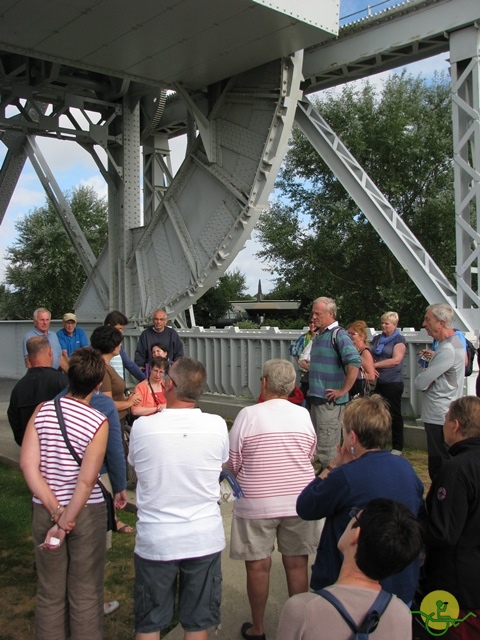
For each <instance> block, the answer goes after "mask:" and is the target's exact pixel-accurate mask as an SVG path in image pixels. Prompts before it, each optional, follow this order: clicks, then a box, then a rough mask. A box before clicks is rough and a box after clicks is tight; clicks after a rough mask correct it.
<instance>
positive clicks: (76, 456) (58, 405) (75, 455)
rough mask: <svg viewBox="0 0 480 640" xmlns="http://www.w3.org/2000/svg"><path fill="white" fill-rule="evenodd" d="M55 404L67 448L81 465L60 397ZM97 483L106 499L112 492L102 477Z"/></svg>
mask: <svg viewBox="0 0 480 640" xmlns="http://www.w3.org/2000/svg"><path fill="white" fill-rule="evenodd" d="M53 402H54V404H55V411H56V413H57V420H58V424H59V425H60V431H61V432H62V436H63V439H64V440H65V444H66V445H67V449H68V450H69V451H70V453H71V455H72V458H73V459H74V460H75V462H76V463H77V464H78V466H79V467H81V466H82V459H81V458H80V456H79V455H78V453H77V452H76V451H75V449H74V448H73V446H72V443H71V442H70V440H69V438H68V435H67V429H66V427H65V420H64V419H63V412H62V407H61V405H60V398H55V400H54V401H53ZM97 484H98V486H99V487H100V489H101V491H102V494H103V497H104V499H105V500H106V494H107V493H110V492H109V491H108V489H107V487H106V486H105V485H104V484H103V482H102V481H101V480H100V478H98V479H97Z"/></svg>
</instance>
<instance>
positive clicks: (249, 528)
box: [230, 516, 320, 560]
mask: <svg viewBox="0 0 480 640" xmlns="http://www.w3.org/2000/svg"><path fill="white" fill-rule="evenodd" d="M275 538H276V539H277V547H278V550H279V551H280V553H281V554H282V555H284V556H305V555H310V554H311V553H315V551H316V550H317V547H318V541H319V539H320V521H319V520H313V521H307V520H302V519H301V518H299V517H298V516H293V517H291V518H265V519H261V520H247V519H246V518H238V517H236V516H233V519H232V533H231V537H230V558H232V559H233V560H262V559H263V558H269V557H270V556H271V555H272V552H273V550H274V548H275Z"/></svg>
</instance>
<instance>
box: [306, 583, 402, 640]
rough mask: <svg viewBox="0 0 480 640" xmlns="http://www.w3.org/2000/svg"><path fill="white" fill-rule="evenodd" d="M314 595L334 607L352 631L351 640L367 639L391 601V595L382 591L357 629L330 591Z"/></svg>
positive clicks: (322, 590) (318, 592)
mask: <svg viewBox="0 0 480 640" xmlns="http://www.w3.org/2000/svg"><path fill="white" fill-rule="evenodd" d="M315 593H316V594H317V595H319V596H321V597H322V598H325V600H328V602H330V604H331V605H333V606H334V607H335V609H336V610H337V611H338V613H339V614H340V615H341V616H342V618H343V619H344V620H345V622H346V623H347V625H348V626H349V627H350V629H351V630H352V631H353V640H367V639H368V637H369V634H370V633H372V632H373V631H375V629H376V628H377V627H378V623H379V622H380V618H381V617H382V615H383V613H384V612H385V609H386V608H387V607H388V605H389V604H390V600H391V599H392V594H391V593H387V592H386V591H384V590H383V589H382V590H381V591H380V593H379V594H378V596H377V597H376V598H375V602H374V603H373V604H372V606H371V607H370V609H369V610H368V611H367V613H366V615H365V618H364V619H363V622H362V623H361V624H360V625H359V626H358V627H357V625H356V624H355V622H354V621H353V620H352V618H351V616H350V614H349V613H348V611H347V610H346V609H345V607H344V606H343V604H342V603H341V602H340V600H338V598H336V597H335V596H334V595H333V593H332V592H331V591H327V590H326V589H320V590H319V591H316V592H315Z"/></svg>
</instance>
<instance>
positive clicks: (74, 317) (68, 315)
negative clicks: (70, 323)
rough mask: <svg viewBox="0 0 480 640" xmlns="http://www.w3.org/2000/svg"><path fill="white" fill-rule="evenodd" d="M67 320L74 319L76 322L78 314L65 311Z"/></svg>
mask: <svg viewBox="0 0 480 640" xmlns="http://www.w3.org/2000/svg"><path fill="white" fill-rule="evenodd" d="M67 320H74V321H75V322H76V321H77V316H76V315H75V314H74V313H64V314H63V321H64V322H66V321H67Z"/></svg>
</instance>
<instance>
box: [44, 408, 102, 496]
mask: <svg viewBox="0 0 480 640" xmlns="http://www.w3.org/2000/svg"><path fill="white" fill-rule="evenodd" d="M60 405H61V407H62V414H63V419H64V422H65V429H66V431H67V435H68V439H69V440H70V443H71V445H72V447H73V449H74V450H75V451H76V452H77V454H78V456H79V458H80V459H82V458H83V456H84V455H85V450H86V448H87V447H88V445H89V444H90V442H91V441H92V439H93V437H94V436H95V434H96V433H97V431H98V429H99V428H100V426H101V425H102V423H103V422H105V420H106V418H105V416H104V415H103V413H100V411H97V410H96V409H94V408H93V407H90V406H89V405H86V404H83V403H82V402H79V401H77V400H75V399H74V398H70V397H68V396H64V397H63V398H61V399H60ZM35 428H36V430H37V434H38V439H39V442H40V473H41V474H42V476H43V478H44V479H45V482H46V483H47V484H48V486H49V487H50V489H51V490H52V491H53V493H54V494H55V496H56V498H57V500H58V502H59V504H68V502H69V501H70V499H71V497H72V495H73V492H74V490H75V486H76V484H77V480H78V475H79V473H80V466H79V464H78V463H77V462H76V461H75V460H74V458H73V456H72V454H71V453H70V451H69V450H68V447H67V445H66V444H65V440H64V438H63V435H62V432H61V430H60V425H59V424H58V419H57V414H56V411H55V405H54V402H53V400H50V401H49V402H45V403H44V405H43V406H42V408H41V409H40V411H39V412H38V414H37V417H36V418H35ZM33 501H34V502H36V503H37V504H41V502H40V500H39V499H38V498H37V497H36V496H34V497H33ZM101 502H103V495H102V491H101V489H100V487H99V486H98V485H97V484H96V485H95V486H94V488H93V490H92V493H91V494H90V497H89V499H88V500H87V504H97V503H101Z"/></svg>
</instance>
